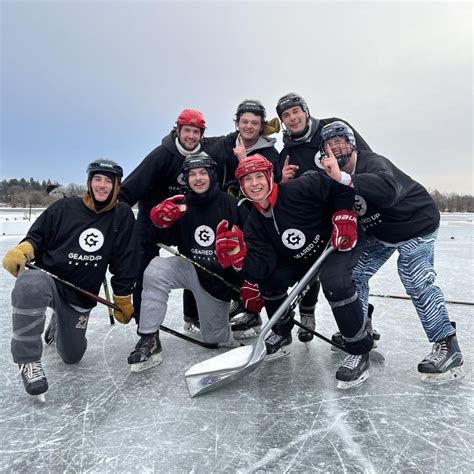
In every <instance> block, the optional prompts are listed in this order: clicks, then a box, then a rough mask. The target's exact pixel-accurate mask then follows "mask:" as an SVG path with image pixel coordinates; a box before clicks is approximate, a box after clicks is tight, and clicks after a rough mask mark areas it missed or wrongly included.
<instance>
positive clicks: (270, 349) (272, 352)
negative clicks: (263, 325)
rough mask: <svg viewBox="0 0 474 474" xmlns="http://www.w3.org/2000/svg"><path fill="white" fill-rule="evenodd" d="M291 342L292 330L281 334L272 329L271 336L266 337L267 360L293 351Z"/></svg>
mask: <svg viewBox="0 0 474 474" xmlns="http://www.w3.org/2000/svg"><path fill="white" fill-rule="evenodd" d="M291 342H292V338H291V332H289V333H287V334H284V335H281V334H277V333H276V332H273V331H272V332H271V334H270V336H268V337H267V338H266V339H265V346H266V348H267V360H272V359H278V358H279V357H283V356H285V355H288V354H289V353H290V352H291V351H290V347H289V345H290V344H291Z"/></svg>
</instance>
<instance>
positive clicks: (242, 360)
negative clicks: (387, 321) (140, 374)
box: [184, 246, 335, 397]
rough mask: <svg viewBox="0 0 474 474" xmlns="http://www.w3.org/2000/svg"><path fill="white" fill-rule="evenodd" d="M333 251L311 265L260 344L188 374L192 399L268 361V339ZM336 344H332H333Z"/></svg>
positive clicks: (266, 328) (215, 359) (203, 364)
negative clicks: (274, 327)
mask: <svg viewBox="0 0 474 474" xmlns="http://www.w3.org/2000/svg"><path fill="white" fill-rule="evenodd" d="M334 250H335V249H334V248H333V247H331V246H330V247H329V248H328V249H326V250H325V251H324V252H323V253H322V254H321V255H320V257H319V258H318V259H317V260H316V261H315V262H314V263H313V265H311V268H310V269H309V270H308V271H307V272H306V274H305V275H304V276H303V277H302V278H301V280H300V281H299V282H298V283H297V284H296V285H295V286H294V288H293V289H292V290H291V292H290V294H289V295H288V296H287V297H286V299H285V301H283V303H282V304H281V305H280V307H279V308H278V309H277V310H276V312H275V314H274V315H273V316H272V317H271V318H270V320H269V321H268V322H267V324H265V326H264V327H263V328H262V331H261V333H260V335H259V336H258V339H257V341H256V342H255V344H254V345H253V346H244V347H238V348H236V349H232V350H230V351H228V352H225V353H224V354H220V355H218V356H216V357H213V358H212V359H208V360H205V361H203V362H200V363H198V364H195V365H193V366H192V367H191V368H189V369H188V371H187V372H186V373H185V374H184V376H185V378H186V384H187V386H188V390H189V394H190V395H191V397H195V396H196V395H200V394H203V393H206V392H210V391H211V390H214V389H216V388H218V387H221V386H222V385H225V384H228V383H230V382H232V381H233V380H236V379H239V378H240V377H243V376H244V375H247V374H249V373H250V372H253V371H254V370H255V369H256V368H257V367H258V366H259V365H260V364H261V363H262V362H263V360H264V359H265V356H266V355H267V348H266V346H265V336H266V335H267V334H268V332H270V330H271V328H272V327H273V326H274V325H275V324H276V323H277V321H278V320H279V319H280V318H281V317H282V316H283V315H284V314H285V313H286V312H287V311H288V310H290V311H291V309H292V308H293V307H295V306H296V305H297V304H298V303H299V301H300V300H301V298H303V296H304V295H305V294H306V292H307V291H308V289H309V288H310V286H311V285H312V284H313V283H314V281H315V278H317V275H318V274H319V270H320V268H321V266H322V264H323V263H324V261H325V260H326V258H327V257H328V256H329V255H330V254H331V253H332V252H333V251H334ZM331 342H332V341H331Z"/></svg>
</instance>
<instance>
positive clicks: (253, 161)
mask: <svg viewBox="0 0 474 474" xmlns="http://www.w3.org/2000/svg"><path fill="white" fill-rule="evenodd" d="M256 171H261V172H262V173H263V174H264V175H265V177H266V178H267V181H268V185H269V186H270V192H271V190H272V188H273V165H272V164H271V163H270V161H268V160H267V159H266V158H265V157H264V156H262V155H259V154H258V153H256V154H255V155H251V156H247V158H244V159H243V160H241V161H240V162H239V165H238V166H237V169H236V170H235V177H236V179H237V181H238V182H239V185H240V189H241V190H242V192H243V193H244V194H245V195H246V196H247V194H246V193H245V189H244V186H243V178H244V176H247V175H248V174H250V173H255V172H256Z"/></svg>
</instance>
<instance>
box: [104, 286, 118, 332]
mask: <svg viewBox="0 0 474 474" xmlns="http://www.w3.org/2000/svg"><path fill="white" fill-rule="evenodd" d="M104 293H105V297H106V298H107V301H108V302H109V303H110V291H109V284H108V283H107V277H105V278H104ZM108 310H109V321H110V324H111V325H114V324H115V319H114V313H113V312H112V308H111V307H110V306H108Z"/></svg>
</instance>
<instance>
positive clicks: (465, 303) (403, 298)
mask: <svg viewBox="0 0 474 474" xmlns="http://www.w3.org/2000/svg"><path fill="white" fill-rule="evenodd" d="M369 296H373V297H376V298H393V299H396V300H411V298H410V297H409V296H402V295H374V294H372V293H371V294H370V295H369ZM444 302H445V303H448V304H464V305H466V306H474V303H471V302H470V301H454V300H444Z"/></svg>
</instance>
